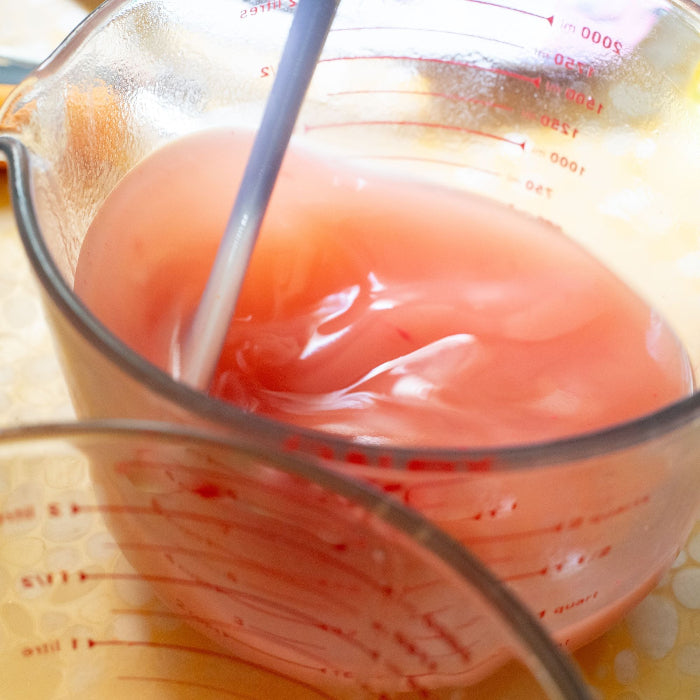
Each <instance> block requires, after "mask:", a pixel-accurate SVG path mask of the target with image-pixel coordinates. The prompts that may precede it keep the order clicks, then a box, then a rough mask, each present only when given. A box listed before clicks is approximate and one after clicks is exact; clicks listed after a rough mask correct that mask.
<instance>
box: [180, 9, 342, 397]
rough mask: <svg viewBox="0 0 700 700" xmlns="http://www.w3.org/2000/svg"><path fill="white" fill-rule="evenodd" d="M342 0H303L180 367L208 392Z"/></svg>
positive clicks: (183, 377)
mask: <svg viewBox="0 0 700 700" xmlns="http://www.w3.org/2000/svg"><path fill="white" fill-rule="evenodd" d="M338 3H339V0H300V2H299V3H298V5H297V8H296V11H295V15H294V20H293V21H292V26H291V29H290V31H289V36H288V38H287V41H286V43H285V47H284V50H283V52H282V58H281V60H280V65H279V68H278V70H277V76H276V78H275V81H274V83H273V86H272V90H271V92H270V96H269V98H268V102H267V104H266V107H265V112H264V114H263V119H262V122H261V125H260V128H259V129H258V132H257V135H256V138H255V141H254V143H253V148H252V151H251V154H250V158H249V160H248V163H247V166H246V169H245V171H244V174H243V179H242V182H241V186H240V189H239V191H238V195H237V198H236V202H235V204H234V207H233V210H232V212H231V216H230V219H229V222H228V225H227V227H226V231H225V233H224V236H223V238H222V241H221V244H220V246H219V249H218V251H217V255H216V259H215V261H214V266H213V268H212V271H211V274H210V276H209V280H208V282H207V285H206V288H205V290H204V294H203V295H202V298H201V300H200V303H199V306H198V308H197V310H196V312H195V316H194V319H193V321H192V323H191V324H190V326H189V328H188V329H186V331H185V337H184V342H183V346H182V349H181V353H182V354H181V356H180V357H179V358H177V357H174V358H173V360H172V364H173V367H172V370H173V374H174V375H175V376H176V377H178V378H179V379H181V380H182V381H184V382H185V383H187V384H189V385H191V386H193V387H194V388H197V389H200V390H204V391H206V390H207V389H208V388H209V385H210V383H211V380H212V377H213V374H214V370H215V369H216V363H217V361H218V359H219V356H220V354H221V350H222V347H223V344H224V340H225V338H226V333H227V331H228V327H229V324H230V322H231V318H232V316H233V313H234V310H235V307H236V302H237V300H238V295H239V292H240V289H241V286H242V284H243V278H244V277H245V273H246V269H247V267H248V263H249V261H250V257H251V255H252V253H253V248H254V246H255V241H256V239H257V236H258V233H259V231H260V226H261V224H262V220H263V217H264V215H265V211H266V209H267V205H268V202H269V200H270V196H271V194H272V190H273V188H274V185H275V181H276V179H277V175H278V173H279V169H280V166H281V164H282V159H283V158H284V154H285V151H286V149H287V146H288V144H289V139H290V138H291V135H292V131H293V129H294V125H295V123H296V120H297V116H298V114H299V110H300V109H301V105H302V102H303V101H304V96H305V95H306V91H307V88H308V86H309V83H310V82H311V78H312V76H313V73H314V70H315V69H316V64H317V62H318V58H319V56H320V54H321V51H322V49H323V46H324V44H325V41H326V36H327V35H328V31H329V30H330V26H331V23H332V21H333V18H334V16H335V11H336V9H337V6H338Z"/></svg>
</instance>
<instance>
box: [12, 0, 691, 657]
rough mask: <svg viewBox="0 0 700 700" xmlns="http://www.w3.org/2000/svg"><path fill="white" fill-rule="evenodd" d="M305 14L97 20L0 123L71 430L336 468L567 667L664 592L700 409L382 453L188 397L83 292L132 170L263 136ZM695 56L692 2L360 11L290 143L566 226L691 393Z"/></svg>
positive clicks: (26, 87) (456, 1)
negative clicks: (640, 303) (152, 434)
mask: <svg viewBox="0 0 700 700" xmlns="http://www.w3.org/2000/svg"><path fill="white" fill-rule="evenodd" d="M293 4H294V3H291V2H282V1H278V2H274V1H270V2H267V3H258V4H255V3H251V2H243V1H241V2H233V1H229V0H226V1H224V0H221V1H217V0H208V1H207V2H203V3H201V6H199V7H198V11H197V14H196V15H195V16H193V15H192V13H191V10H190V8H189V6H188V4H187V3H185V2H177V1H175V2H168V3H165V2H158V1H156V0H154V1H151V2H146V1H145V0H142V1H138V2H137V1H134V2H108V3H105V4H104V5H103V6H102V7H101V8H100V9H99V10H98V11H97V12H96V13H94V14H93V15H92V16H90V17H89V18H88V20H86V22H85V23H84V24H83V25H82V26H81V27H80V28H79V29H78V30H77V31H76V32H75V33H74V34H73V35H72V36H71V37H70V38H69V39H68V40H67V41H66V43H65V44H64V45H63V46H62V47H61V48H59V50H58V51H57V52H56V54H55V55H54V56H53V57H52V58H51V59H50V60H49V61H48V62H47V63H46V64H45V65H43V66H42V67H41V68H40V69H39V70H38V71H37V72H36V73H35V74H34V75H33V76H32V77H31V78H30V79H29V80H27V81H26V82H25V83H24V84H23V85H22V86H20V88H19V89H18V90H17V91H16V92H15V94H14V96H13V97H12V99H11V100H10V101H9V102H8V104H7V105H6V107H5V108H4V110H3V112H2V114H1V115H0V120H1V126H2V130H3V135H2V137H0V147H1V148H2V149H3V151H4V152H5V153H6V155H7V156H8V160H9V163H10V170H11V183H12V188H13V195H14V202H15V208H16V212H17V217H18V223H19V226H20V229H21V231H22V233H23V237H24V242H25V244H26V248H27V251H28V254H29V256H30V258H31V259H32V262H33V264H34V267H35V270H36V272H37V276H38V278H39V280H40V281H41V283H42V286H43V291H44V295H45V299H46V307H47V310H48V312H49V316H50V319H51V321H52V324H53V327H54V329H55V335H56V339H57V343H58V346H59V349H60V351H61V353H62V356H63V358H64V364H65V367H66V373H67V376H68V380H69V383H70V384H71V388H72V392H73V396H74V400H75V405H76V408H77V410H78V412H79V413H80V414H81V415H83V416H140V417H151V418H153V417H155V418H168V419H171V420H175V421H179V422H187V423H192V424H197V425H200V426H206V427H207V428H211V429H214V430H217V431H221V432H222V433H227V434H232V435H245V436H247V437H248V438H249V439H255V440H257V441H258V442H259V444H260V445H263V446H265V445H268V446H272V447H277V448H279V447H280V446H283V447H284V448H285V449H289V450H296V451H299V452H301V453H306V454H312V455H316V456H321V457H323V458H324V459H325V460H326V461H327V463H328V464H329V465H331V466H333V467H335V468H338V469H340V470H343V471H345V472H348V473H352V474H354V475H356V476H359V477H361V478H364V479H367V480H370V481H372V482H374V483H376V484H378V485H380V486H381V487H382V488H384V489H385V490H386V491H387V492H390V493H392V494H393V495H395V496H396V497H397V498H399V499H401V500H403V501H404V502H405V503H407V504H409V505H410V506H412V507H415V508H417V509H419V510H421V511H422V512H423V513H424V514H426V515H428V516H429V517H430V519H432V520H433V521H434V522H436V523H438V524H439V525H440V526H441V527H443V528H444V529H446V530H447V531H448V532H450V533H452V534H453V535H454V536H455V537H457V538H458V539H459V540H460V541H461V542H463V543H465V544H467V545H468V546H469V547H471V548H472V549H473V550H474V551H475V552H476V553H477V554H478V555H479V556H480V557H481V558H482V559H483V560H484V561H486V562H487V563H488V565H489V566H490V567H491V568H493V569H494V571H496V572H497V574H498V575H499V576H500V577H501V578H502V579H503V580H505V581H506V582H507V583H508V584H509V585H510V586H512V587H513V588H514V589H515V590H516V591H517V593H518V594H519V595H520V596H521V597H522V598H523V599H524V600H525V601H526V602H527V603H528V605H529V606H530V609H531V610H532V611H533V612H534V614H535V615H536V616H537V617H538V618H539V619H540V620H541V621H542V622H543V624H545V625H546V626H547V628H548V629H549V630H550V631H551V632H552V633H553V634H555V635H556V637H557V639H558V640H559V641H560V642H561V643H563V644H566V645H567V646H569V647H572V648H573V647H576V646H578V645H580V644H582V643H584V642H585V641H587V640H589V639H591V638H592V637H593V636H595V635H596V634H597V633H599V632H600V631H601V630H602V629H604V628H605V627H606V626H607V625H609V624H611V623H612V622H613V621H614V620H616V619H617V618H619V617H620V616H621V615H622V614H623V613H624V612H625V611H626V610H628V609H629V608H630V607H631V606H632V605H633V604H634V603H635V602H636V601H638V600H639V599H640V598H641V597H642V596H643V595H644V594H645V593H646V592H647V591H648V590H650V588H651V587H652V586H653V585H654V582H655V581H657V580H658V578H659V576H660V575H661V573H662V572H663V571H664V570H665V568H666V567H667V566H668V565H669V564H670V562H671V561H672V560H673V558H674V556H675V552H676V550H677V548H678V547H679V545H680V543H681V542H682V541H683V538H684V537H685V534H686V533H687V532H688V530H689V527H690V524H691V522H692V520H693V517H694V514H695V511H696V508H697V500H698V499H697V493H698V487H699V486H700V484H699V483H698V482H699V480H700V477H699V476H698V469H697V466H696V459H695V457H694V455H695V454H696V451H697V449H696V448H697V444H698V420H699V416H698V410H699V399H698V396H697V395H693V396H691V397H689V398H687V399H685V400H683V401H680V402H678V403H676V404H675V405H673V406H670V407H667V408H664V409H661V410H659V411H658V412H656V413H655V414H654V415H652V416H645V417H642V418H640V419H638V420H635V421H632V422H628V423H625V424H623V425H617V426H611V427H610V428H609V429H605V430H602V431H599V432H597V433H595V434H589V435H582V436H574V437H572V438H571V439H565V440H557V441H553V442H550V443H546V444H536V445H532V444H531V445H521V446H509V447H507V448H493V449H491V448H489V449H479V450H474V449H469V446H468V445H465V446H464V447H463V448H461V447H460V448H459V449H458V448H454V447H453V448H445V449H442V448H423V447H420V446H418V447H411V448H410V449H409V448H407V447H405V446H402V445H379V446H377V445H372V444H367V443H365V442H362V441H357V440H352V439H344V438H340V437H337V436H333V435H329V434H325V433H320V432H318V431H310V430H302V429H298V428H294V427H292V426H289V425H285V424H282V423H279V422H275V421H271V420H267V419H265V418H262V417H260V416H256V415H254V414H251V413H248V412H244V411H241V410H240V409H237V408H236V407H234V406H232V405H229V404H224V403H222V402H220V401H216V400H214V399H211V398H209V397H207V396H204V395H202V394H198V393H196V392H193V391H191V390H189V389H188V388H187V387H185V386H183V385H180V384H178V383H177V382H175V381H173V380H172V378H170V377H169V376H168V375H166V374H165V373H163V372H161V371H159V370H158V369H156V368H155V367H153V366H152V365H150V364H149V363H147V362H146V361H145V360H144V359H143V358H141V357H139V356H137V355H135V354H134V353H133V352H132V351H131V350H129V348H128V347H126V346H125V345H124V344H123V343H122V342H120V341H119V340H118V339H117V338H116V337H115V336H114V335H113V334H111V333H110V332H109V331H108V330H107V329H106V328H105V326H104V325H103V324H102V323H101V322H100V320H99V319H96V318H95V317H94V316H93V315H92V314H90V313H89V311H88V310H87V309H86V308H85V306H84V305H83V304H82V303H81V301H80V299H78V298H77V297H76V295H75V294H74V293H73V292H72V282H73V275H74V271H75V265H76V261H77V257H78V254H79V251H80V248H81V245H82V242H83V238H84V235H85V232H86V230H87V228H88V226H89V224H90V222H91V220H92V219H93V217H94V215H95V213H96V211H97V210H98V209H99V207H100V205H101V204H102V203H103V201H104V199H105V198H106V196H107V194H108V193H109V192H110V191H111V190H112V188H113V187H114V186H115V185H116V184H117V183H118V182H120V181H121V179H122V178H123V176H124V174H125V173H126V172H128V171H129V170H130V169H131V168H132V166H133V165H134V164H136V163H137V162H139V161H140V160H141V159H142V158H143V157H145V156H146V155H147V154H149V153H151V152H153V151H154V150H155V149H156V148H158V147H159V146H161V145H163V144H165V143H167V142H169V141H171V140H172V139H174V138H177V137H179V136H181V135H183V134H186V133H191V132H194V131H199V130H202V129H209V128H212V127H218V126H227V125H232V126H234V127H238V126H240V127H250V128H255V125H256V123H257V119H258V118H259V115H260V114H261V112H262V107H263V104H264V99H265V95H266V94H267V90H268V89H269V83H270V80H271V77H272V75H273V74H274V68H275V62H276V59H277V56H278V55H279V52H280V50H281V47H282V45H283V43H284V38H285V36H286V31H287V28H288V26H289V22H290V11H291V10H293ZM699 46H700V44H699V41H698V15H697V8H696V7H695V5H694V4H692V3H681V2H666V1H659V2H643V3H634V4H633V3H631V2H619V3H614V4H611V3H609V2H606V3H602V2H600V3H599V2H575V1H570V2H564V1H558V2H555V1H552V2H547V3H541V2H536V3H535V2H525V1H522V0H521V1H519V2H514V3H490V2H488V3H487V2H478V1H476V0H473V1H472V2H469V1H468V0H449V1H447V0H446V1H445V2H443V3H441V4H440V11H439V12H438V11H436V10H435V7H434V5H433V4H432V3H428V2H427V1H423V2H421V1H420V0H413V1H404V2H398V1H387V2H361V1H360V0H358V1H357V2H355V1H353V2H349V1H346V2H343V3H341V8H340V10H339V14H338V18H337V20H336V25H335V27H334V30H333V31H332V32H331V35H330V37H329V40H328V43H327V46H326V53H325V54H324V56H323V57H322V60H321V63H320V64H319V67H318V69H317V75H316V78H315V81H314V83H313V85H312V87H311V90H310V93H309V97H308V101H307V104H306V106H305V110H304V112H303V113H302V116H301V119H300V122H299V126H298V131H297V134H296V138H297V139H299V141H301V142H303V143H304V144H307V145H308V146H309V147H311V148H313V149H315V150H316V151H321V152H323V153H324V154H325V155H326V156H327V157H328V158H335V159H338V160H342V159H347V158H350V159H352V160H353V162H358V161H360V162H362V163H363V164H364V165H365V166H367V167H371V168H375V169H381V171H382V172H388V173H390V174H395V173H396V172H399V173H400V174H401V175H402V176H410V177H412V178H413V179H414V180H417V181H420V182H423V183H425V184H426V186H427V185H434V184H439V185H441V186H445V187H449V188H453V189H455V190H465V191H470V192H476V193H478V194H480V195H486V196H489V197H492V198H494V199H496V200H498V201H501V202H504V203H505V204H508V205H512V206H514V207H517V208H518V209H520V210H523V211H525V212H528V213H529V214H532V215H535V216H541V217H544V218H546V219H548V220H551V221H553V222H554V223H555V224H557V225H559V226H561V227H562V229H563V230H564V231H565V232H566V234H567V235H569V236H571V237H572V238H574V239H575V240H577V241H579V242H580V243H581V244H582V245H583V246H584V247H586V248H587V249H588V250H590V251H591V252H592V253H593V254H594V255H596V256H597V257H598V258H600V259H601V260H602V261H603V262H604V263H605V264H606V265H607V266H608V267H610V269H611V270H613V271H614V272H615V274H617V275H619V276H620V277H621V278H622V279H623V280H625V281H626V282H627V283H628V284H629V285H630V286H631V287H632V288H634V289H635V290H637V291H638V292H639V293H640V294H641V295H642V296H643V297H644V298H646V299H647V300H648V301H649V303H651V304H652V305H653V306H654V307H655V308H656V309H658V310H659V311H660V312H661V313H662V314H663V316H664V317H665V318H666V319H667V320H668V321H669V323H670V324H671V326H672V328H673V329H674V331H675V333H676V334H677V335H678V337H679V338H680V339H681V341H682V342H683V344H684V346H685V347H686V349H687V351H688V355H689V358H690V363H691V364H692V365H693V367H694V369H695V371H696V373H697V368H698V362H699V361H700V339H699V338H698V332H699V330H700V329H699V328H698V324H697V320H696V318H697V314H696V311H697V307H698V301H699V300H700V297H699V293H700V289H699V287H698V267H697V260H698V257H697V255H698V253H697V250H698V231H700V226H698V224H699V223H700V222H699V221H698V217H699V214H698V211H697V208H696V207H693V206H692V202H693V199H692V196H691V195H692V191H693V187H694V183H695V182H697V181H698V175H699V174H700V173H698V168H699V167H700V166H699V164H698V161H697V159H695V158H694V157H693V154H694V153H696V152H697V150H698V145H699V144H698V138H699V136H698V135H699V134H700V130H698V129H697V119H698V109H697V103H698V89H697V62H698V54H699ZM689 203H690V204H691V205H690V206H689Z"/></svg>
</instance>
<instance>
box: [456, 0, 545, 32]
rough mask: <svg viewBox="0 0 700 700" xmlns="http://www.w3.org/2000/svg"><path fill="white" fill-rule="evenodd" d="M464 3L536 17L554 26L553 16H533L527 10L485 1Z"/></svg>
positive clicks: (473, 0)
mask: <svg viewBox="0 0 700 700" xmlns="http://www.w3.org/2000/svg"><path fill="white" fill-rule="evenodd" d="M464 2H471V3H473V4H474V5H489V6H490V7H496V8H498V9H499V10H508V11H509V12H517V13H519V14H521V15H529V16H530V17H536V18H537V19H543V20H545V21H547V22H549V26H550V27H551V26H553V25H554V15H552V16H551V17H545V16H544V15H538V14H535V13H534V12H528V11H527V10H521V9H520V8H518V7H510V6H508V5H499V4H498V3H496V2H487V1H486V0H464Z"/></svg>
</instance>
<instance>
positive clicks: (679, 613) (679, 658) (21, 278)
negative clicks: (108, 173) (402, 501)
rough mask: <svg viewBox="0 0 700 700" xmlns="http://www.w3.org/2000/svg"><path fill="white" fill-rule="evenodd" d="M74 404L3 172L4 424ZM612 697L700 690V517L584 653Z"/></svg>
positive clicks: (14, 41) (37, 55)
mask: <svg viewBox="0 0 700 700" xmlns="http://www.w3.org/2000/svg"><path fill="white" fill-rule="evenodd" d="M97 4H98V3H97V2H96V0H0V10H2V14H1V15H0V16H1V17H2V21H1V22H0V56H3V55H5V56H12V57H17V58H23V59H29V60H39V59H41V58H43V57H45V56H47V55H48V54H49V53H50V52H51V50H52V49H53V48H54V47H55V46H56V45H57V44H58V43H59V42H60V41H61V39H62V38H63V37H64V36H65V35H66V34H67V33H68V31H69V30H70V29H71V28H72V27H73V26H75V24H77V23H78V22H79V21H80V20H81V19H82V18H83V17H84V16H85V15H86V13H87V12H88V11H89V10H91V9H93V8H94V7H96V6H97ZM72 417H73V411H72V408H71V405H70V401H69V399H68V394H67V391H66V388H65V385H64V383H63V380H62V377H61V371H60V368H59V365H58V362H57V360H56V357H55V355H54V352H53V348H52V345H51V339H50V336H49V332H48V329H47V327H46V325H45V322H44V319H43V316H42V312H41V307H40V303H39V300H38V296H37V292H36V287H35V284H34V281H33V278H32V275H31V272H30V269H29V266H28V264H27V262H26V260H25V257H24V251H23V249H22V246H21V243H20V241H19V235H18V233H17V229H16V226H15V223H14V218H13V214H12V210H11V206H10V201H9V198H8V195H7V182H6V176H5V174H4V173H2V174H0V427H2V426H10V425H18V424H24V423H37V422H43V421H50V420H57V419H70V418H72ZM575 660H576V662H577V663H578V665H579V667H580V669H581V670H582V672H583V673H584V675H585V677H586V678H587V680H588V682H589V683H590V685H591V686H592V688H593V689H594V691H595V693H596V694H597V696H598V697H600V698H601V699H606V700H607V699H610V700H666V699H667V698H668V699H669V700H670V699H681V700H700V521H698V522H697V523H696V525H695V527H694V528H693V531H692V532H691V534H690V536H689V538H688V541H687V543H686V545H685V547H684V548H683V550H682V551H681V553H680V555H679V556H678V559H677V560H676V563H675V564H674V566H673V567H672V569H671V571H669V572H668V574H667V575H666V576H665V577H664V579H663V580H662V581H661V583H660V584H659V586H658V587H657V588H656V589H655V590H654V591H653V592H652V593H651V594H650V595H649V596H648V597H647V598H646V599H645V600H644V601H643V602H642V603H641V604H640V605H639V606H638V607H637V608H636V609H635V610H634V611H632V613H630V614H629V615H628V616H627V617H626V619H624V620H623V621H622V622H621V623H619V624H618V625H617V626H616V627H614V628H613V629H611V630H609V631H608V632H607V633H606V634H605V635H604V636H602V637H600V638H599V639H598V640H597V641H595V642H593V643H592V644H589V645H588V646H587V647H585V648H583V649H581V650H579V651H577V652H576V653H575Z"/></svg>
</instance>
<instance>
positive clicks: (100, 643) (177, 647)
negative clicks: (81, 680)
mask: <svg viewBox="0 0 700 700" xmlns="http://www.w3.org/2000/svg"><path fill="white" fill-rule="evenodd" d="M88 647H89V648H90V649H92V648H94V647H115V648H119V647H129V648H135V647H145V648H147V649H155V650H164V651H172V652H181V653H184V654H196V655H200V656H206V657H209V658H215V659H220V660H222V661H229V662H232V663H235V664H240V663H243V664H245V665H246V666H248V667H250V668H254V669H258V670H260V671H264V672H266V673H269V672H270V669H269V668H268V667H266V666H263V665H261V664H256V663H254V662H252V661H248V660H247V659H241V658H240V657H238V656H236V655H234V654H227V653H225V652H221V651H215V650H213V649H204V648H202V647H194V646H187V645H184V644H165V643H158V642H129V641H122V640H118V639H112V640H95V639H89V640H88ZM313 670H317V671H321V672H323V670H324V669H313ZM276 675H277V676H278V677H279V678H282V679H284V680H287V681H290V682H292V683H294V684H296V685H297V686H298V687H301V688H306V689H307V690H312V691H313V692H315V693H317V694H318V696H319V697H321V698H325V699H326V700H334V697H333V696H332V695H328V694H326V693H324V692H323V691H322V690H321V689H319V688H317V687H316V686H313V685H311V684H309V683H305V682H303V681H299V680H297V679H296V678H293V677H292V676H288V675H286V674H283V673H279V672H277V674H276Z"/></svg>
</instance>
